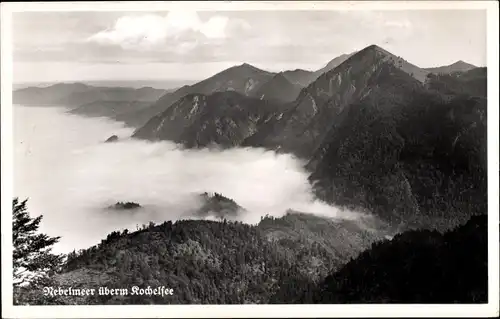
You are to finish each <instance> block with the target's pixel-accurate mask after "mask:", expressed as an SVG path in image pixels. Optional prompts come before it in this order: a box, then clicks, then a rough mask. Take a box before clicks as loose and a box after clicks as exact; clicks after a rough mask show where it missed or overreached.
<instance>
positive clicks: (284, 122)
mask: <svg viewBox="0 0 500 319" xmlns="http://www.w3.org/2000/svg"><path fill="white" fill-rule="evenodd" d="M388 68H390V70H389V71H387V70H388ZM384 70H385V71H384ZM397 71H399V72H397ZM401 71H402V72H401ZM388 72H389V73H390V72H393V73H394V72H396V73H397V74H405V75H406V76H405V80H404V83H406V82H410V83H409V85H410V86H411V87H417V86H419V85H421V84H420V83H419V82H420V81H422V82H423V81H424V78H422V75H423V74H427V73H426V72H425V71H420V70H419V69H418V68H417V67H415V66H413V65H411V64H409V63H407V62H404V61H403V60H402V59H398V58H397V57H395V56H394V55H392V54H390V53H389V52H387V51H385V50H383V49H382V48H379V47H377V46H369V47H367V48H365V49H364V50H361V51H359V52H357V53H356V54H354V55H353V56H351V57H350V58H349V59H347V60H346V61H345V62H344V63H342V64H341V65H339V66H338V67H337V68H335V69H333V70H331V71H329V72H326V73H324V74H323V75H321V76H320V77H319V78H318V79H317V80H316V81H314V82H313V83H311V84H310V85H309V86H308V87H307V88H305V89H303V90H302V91H301V93H300V94H299V97H298V98H297V100H296V101H295V103H294V106H293V107H292V108H290V109H289V110H288V111H287V112H285V113H283V115H282V116H280V117H279V119H277V121H272V122H269V123H268V125H267V127H263V128H262V130H261V131H259V132H256V134H254V135H253V136H252V137H250V138H249V139H247V140H246V141H245V143H244V144H245V145H249V146H263V147H267V148H271V149H280V150H282V151H285V152H292V153H295V154H297V155H298V156H300V157H302V158H306V159H309V158H311V156H312V155H313V152H314V151H315V150H316V149H317V148H318V147H319V145H320V143H321V142H322V141H323V139H324V138H325V136H326V133H327V132H328V130H329V129H330V127H331V126H332V125H333V124H334V123H335V122H337V121H338V119H337V117H338V116H339V115H340V114H341V113H342V110H343V109H344V108H345V107H346V106H347V105H349V104H351V103H353V102H355V101H357V100H359V99H360V98H362V97H363V96H365V95H367V94H369V92H370V91H371V90H372V88H376V87H380V86H386V87H388V88H390V87H392V86H394V85H395V86H396V87H397V86H399V83H398V81H400V80H399V79H398V78H397V77H392V76H385V77H384V76H382V75H384V74H388Z"/></svg>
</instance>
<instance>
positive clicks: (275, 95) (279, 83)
mask: <svg viewBox="0 0 500 319" xmlns="http://www.w3.org/2000/svg"><path fill="white" fill-rule="evenodd" d="M301 89H302V87H301V86H299V85H297V84H292V83H290V81H288V80H287V78H286V77H285V76H284V75H283V73H278V74H276V75H275V76H274V77H273V78H272V79H271V80H269V81H268V82H267V83H265V84H263V85H262V86H261V87H260V88H259V89H258V90H257V92H256V94H255V95H256V96H257V97H258V98H259V99H261V100H262V99H266V100H272V101H276V102H293V101H295V99H296V98H297V96H298V95H299V93H300V91H301Z"/></svg>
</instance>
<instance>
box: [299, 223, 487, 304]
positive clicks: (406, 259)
mask: <svg viewBox="0 0 500 319" xmlns="http://www.w3.org/2000/svg"><path fill="white" fill-rule="evenodd" d="M301 302H305V303H487V302H488V221H487V216H486V215H482V216H475V217H472V218H471V219H470V220H469V221H468V222H467V223H466V224H465V225H463V226H460V227H458V228H456V229H454V230H453V231H449V232H447V233H445V234H444V235H443V234H440V233H438V232H433V231H429V230H416V231H408V232H405V233H403V234H400V235H397V236H395V237H394V238H393V239H392V240H390V241H385V242H377V243H374V244H373V245H372V247H371V249H368V250H367V251H365V252H363V253H362V254H360V255H359V256H358V258H356V259H355V260H353V261H351V262H349V263H347V264H346V265H345V266H344V267H342V269H340V270H339V271H338V272H336V273H333V274H332V275H330V276H328V277H327V278H326V279H325V280H324V281H323V282H322V283H321V284H320V285H319V286H318V288H316V290H315V291H314V293H308V294H307V296H304V297H303V299H301Z"/></svg>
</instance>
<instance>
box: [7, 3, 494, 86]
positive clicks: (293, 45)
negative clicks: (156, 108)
mask: <svg viewBox="0 0 500 319" xmlns="http://www.w3.org/2000/svg"><path fill="white" fill-rule="evenodd" d="M332 30H334V31H335V32H332ZM12 36H13V49H14V51H13V58H14V77H13V78H14V82H15V83H26V82H55V81H59V82H75V81H101V80H135V79H137V78H139V79H145V80H146V79H147V80H149V81H153V80H154V81H157V80H177V79H186V80H189V81H199V80H202V79H205V78H207V77H210V76H212V75H214V74H216V73H218V72H220V71H222V70H224V69H227V68H229V67H231V66H234V65H238V64H241V63H249V64H252V65H254V66H256V67H258V68H261V69H264V70H268V71H272V72H279V71H284V70H294V69H305V70H318V69H320V68H322V67H323V66H324V65H326V63H328V62H329V61H330V60H332V59H333V58H335V57H337V56H340V55H342V54H348V53H352V52H354V51H358V50H361V49H363V48H364V47H366V46H369V45H371V44H376V45H379V46H381V47H383V48H385V49H386V50H388V51H390V52H391V53H393V54H395V55H396V56H401V57H403V58H404V59H406V60H407V61H409V62H410V63H412V64H415V65H416V66H418V67H421V68H429V67H437V66H444V65H450V64H452V63H455V62H457V61H459V60H463V61H465V62H467V63H470V64H473V65H476V66H478V67H481V66H486V11H485V10H398V11H370V10H364V11H244V10H242V11H220V12H219V11H199V12H196V11H189V10H186V8H182V10H179V9H176V10H171V11H162V12H135V13H134V12H118V11H117V12H104V11H95V12H16V13H14V14H13V35H12Z"/></svg>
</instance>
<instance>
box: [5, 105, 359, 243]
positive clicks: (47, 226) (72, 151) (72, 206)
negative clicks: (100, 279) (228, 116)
mask: <svg viewBox="0 0 500 319" xmlns="http://www.w3.org/2000/svg"><path fill="white" fill-rule="evenodd" d="M14 119H15V128H16V131H15V133H14V134H15V135H14V143H15V144H14V145H15V158H14V160H15V165H16V167H15V185H14V192H15V196H19V197H20V198H25V197H29V198H30V200H29V205H28V207H29V209H30V211H31V212H32V214H43V215H44V216H45V217H44V219H43V222H42V230H43V231H47V232H49V233H50V234H51V235H53V236H62V237H63V238H62V241H61V243H60V244H59V245H58V247H57V248H58V250H60V251H68V250H72V249H74V248H76V249H78V248H85V247H88V246H90V245H93V244H96V243H98V242H99V241H100V239H102V238H104V237H105V236H106V235H107V234H108V233H110V232H111V231H114V230H118V229H124V228H128V229H130V230H135V228H136V225H142V224H147V223H148V222H149V221H154V222H163V221H165V220H176V219H182V218H189V216H190V215H191V214H192V212H193V210H195V209H197V208H198V207H199V205H200V203H199V202H198V201H197V200H196V199H197V198H198V194H200V193H202V192H205V191H207V192H218V193H221V194H223V195H225V196H227V197H229V198H232V199H234V200H235V201H236V202H237V203H238V204H239V205H241V206H242V207H244V208H245V209H247V211H248V212H247V213H245V214H243V215H242V216H241V217H240V220H242V221H244V222H248V223H256V222H258V221H259V220H260V217H261V216H263V215H265V214H269V215H274V216H281V215H283V214H284V213H286V210H287V209H289V208H290V209H295V210H298V211H303V212H308V213H314V214H318V215H323V216H329V217H342V218H356V217H357V214H355V213H353V212H348V211H342V210H339V209H338V208H335V207H332V206H328V205H326V204H324V203H322V202H319V201H317V200H315V199H314V197H313V196H312V193H311V189H310V185H309V184H308V182H307V173H306V172H305V171H304V170H303V169H302V164H303V163H300V162H299V161H297V160H296V159H294V158H293V157H292V156H290V155H277V154H275V153H273V152H269V151H264V150H262V149H233V150H227V151H216V150H208V149H204V150H183V149H181V148H179V147H178V146H177V145H175V144H173V143H168V142H161V143H149V142H144V141H136V140H126V139H125V140H122V141H121V142H118V143H111V144H106V143H103V141H104V140H105V139H106V138H107V137H109V136H110V135H112V134H117V135H119V136H121V137H125V138H126V137H127V136H129V135H130V134H131V133H132V132H131V131H130V130H129V129H127V128H124V127H122V126H121V125H120V124H119V123H116V122H111V121H109V120H105V119H88V118H82V117H78V116H72V115H67V114H64V113H62V111H61V110H60V109H47V108H24V107H15V108H14ZM118 201H123V202H126V201H133V202H137V203H139V204H141V205H142V206H144V209H141V210H137V211H133V212H132V211H113V210H109V209H106V207H108V206H110V205H113V204H115V203H116V202H118Z"/></svg>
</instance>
